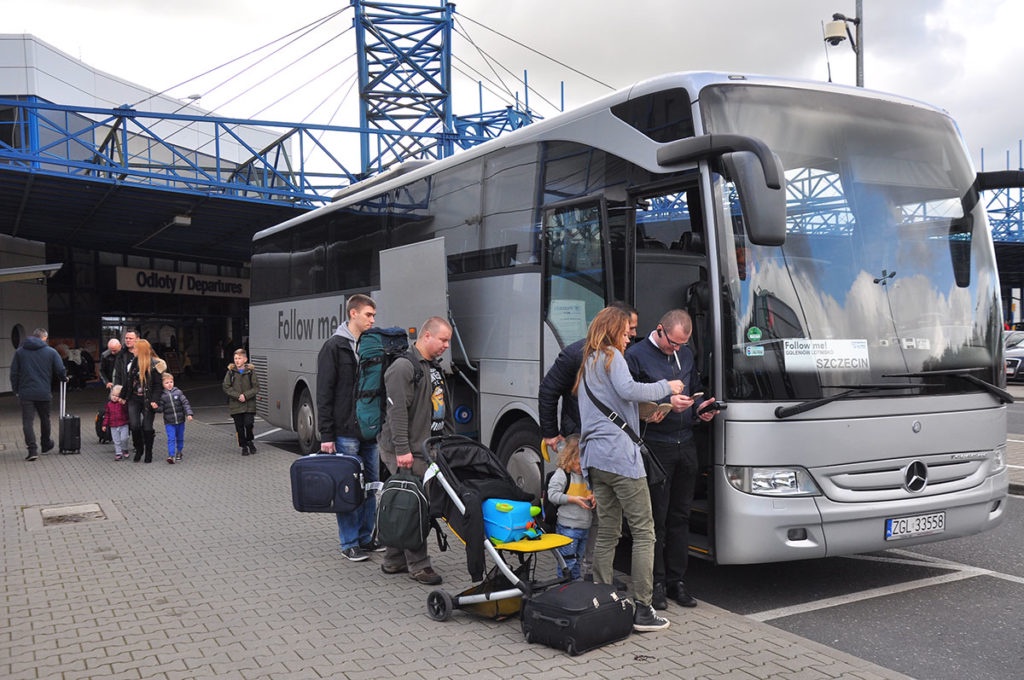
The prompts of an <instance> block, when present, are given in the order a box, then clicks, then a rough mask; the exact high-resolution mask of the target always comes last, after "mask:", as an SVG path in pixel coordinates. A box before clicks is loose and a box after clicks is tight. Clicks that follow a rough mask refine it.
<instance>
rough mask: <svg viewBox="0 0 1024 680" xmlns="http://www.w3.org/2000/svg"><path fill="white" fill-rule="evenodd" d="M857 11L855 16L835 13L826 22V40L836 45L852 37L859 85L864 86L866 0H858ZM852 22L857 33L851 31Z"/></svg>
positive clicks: (851, 45) (851, 41)
mask: <svg viewBox="0 0 1024 680" xmlns="http://www.w3.org/2000/svg"><path fill="white" fill-rule="evenodd" d="M856 11H857V16H855V17H848V16H846V15H845V14H840V13H838V12H837V13H835V14H833V15H832V21H830V22H828V23H827V24H825V42H827V43H828V44H829V45H833V46H834V45H838V44H839V43H841V42H843V41H844V40H846V39H847V38H849V39H850V47H852V48H853V53H854V54H855V55H857V87H864V20H863V17H864V0H857V5H856ZM850 24H853V25H854V27H855V29H856V35H854V34H853V33H851V32H850Z"/></svg>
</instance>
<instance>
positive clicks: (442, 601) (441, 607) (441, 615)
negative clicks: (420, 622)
mask: <svg viewBox="0 0 1024 680" xmlns="http://www.w3.org/2000/svg"><path fill="white" fill-rule="evenodd" d="M427 616H429V617H430V618H431V619H433V620H434V621H447V620H448V619H450V618H451V616H452V596H451V595H449V594H448V593H447V592H445V591H443V590H432V591H431V592H430V594H429V595H427Z"/></svg>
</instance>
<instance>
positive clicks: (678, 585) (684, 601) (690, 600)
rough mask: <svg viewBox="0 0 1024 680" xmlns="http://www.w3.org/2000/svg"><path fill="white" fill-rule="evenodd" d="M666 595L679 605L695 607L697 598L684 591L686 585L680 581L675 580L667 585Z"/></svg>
mask: <svg viewBox="0 0 1024 680" xmlns="http://www.w3.org/2000/svg"><path fill="white" fill-rule="evenodd" d="M667 592H668V596H669V597H670V598H671V599H672V600H674V601H675V603H676V604H678V605H679V606H680V607H696V606H697V600H696V599H694V597H693V595H690V593H688V592H686V585H685V584H684V583H683V582H682V581H676V582H675V583H670V584H669V585H668V591H667Z"/></svg>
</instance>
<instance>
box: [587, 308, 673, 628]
mask: <svg viewBox="0 0 1024 680" xmlns="http://www.w3.org/2000/svg"><path fill="white" fill-rule="evenodd" d="M629 321H630V318H629V315H628V314H626V312H624V311H622V310H621V309H618V308H616V307H605V308H604V309H602V310H601V311H600V312H598V313H597V316H595V317H594V320H593V321H592V322H591V323H590V328H589V329H588V330H587V339H586V342H585V343H584V346H583V363H582V364H581V365H580V370H579V373H577V375H576V386H575V387H574V391H575V392H576V395H577V397H578V398H579V402H580V425H581V429H582V436H581V438H580V447H581V448H582V450H583V455H582V456H581V457H580V464H581V467H582V469H583V471H584V474H585V475H586V476H587V479H588V481H589V483H590V488H591V489H592V490H593V492H594V501H595V504H596V506H597V537H596V540H595V542H594V581H595V582H597V583H606V584H611V583H612V577H613V566H612V562H613V560H614V558H615V546H616V545H618V542H619V538H620V537H621V535H622V520H623V518H625V520H626V522H627V524H628V525H629V531H630V534H631V535H632V537H633V565H632V568H631V575H632V577H633V597H634V599H635V600H636V614H635V616H634V619H633V628H634V629H635V630H636V631H638V632H646V631H652V630H660V629H662V628H667V627H668V625H669V622H668V621H667V620H665V619H663V618H661V617H660V616H658V615H657V614H656V613H655V611H654V608H653V607H652V606H651V597H652V595H653V591H654V516H653V515H652V513H651V495H650V492H649V490H648V488H647V479H646V473H645V471H644V464H643V460H642V458H641V456H640V447H639V446H638V445H637V444H636V443H635V442H634V441H633V439H632V437H630V436H629V435H628V434H626V432H625V431H624V430H623V429H622V427H621V426H620V425H618V424H616V423H614V422H613V421H612V420H611V419H610V418H608V417H607V416H605V415H604V413H602V411H601V410H600V409H599V408H598V407H597V406H596V405H595V401H600V402H601V403H602V404H603V405H604V406H605V407H607V409H608V410H610V411H611V412H613V413H617V414H618V415H619V416H620V417H621V418H622V419H624V420H625V421H626V422H627V423H628V424H629V426H630V427H631V428H633V431H634V432H638V431H639V429H640V414H639V409H638V406H637V402H640V401H658V400H660V399H662V398H664V397H666V396H668V395H670V394H682V392H683V383H682V381H680V380H659V381H658V382H655V383H638V382H636V381H634V380H633V377H632V375H631V374H630V372H629V366H628V365H627V364H626V359H625V357H623V352H624V351H625V349H626V345H627V344H628V343H629V338H630V335H629Z"/></svg>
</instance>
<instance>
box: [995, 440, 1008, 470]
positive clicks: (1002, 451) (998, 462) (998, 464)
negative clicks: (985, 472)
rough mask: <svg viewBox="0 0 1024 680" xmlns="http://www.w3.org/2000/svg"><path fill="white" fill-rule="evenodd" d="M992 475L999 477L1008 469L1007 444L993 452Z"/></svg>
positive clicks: (1001, 445)
mask: <svg viewBox="0 0 1024 680" xmlns="http://www.w3.org/2000/svg"><path fill="white" fill-rule="evenodd" d="M992 453H994V454H995V455H994V456H992V474H994V475H997V474H999V473H1000V472H1002V471H1003V470H1005V469H1006V444H1005V443H1003V444H1000V445H999V446H997V447H996V448H994V449H993V450H992Z"/></svg>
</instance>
